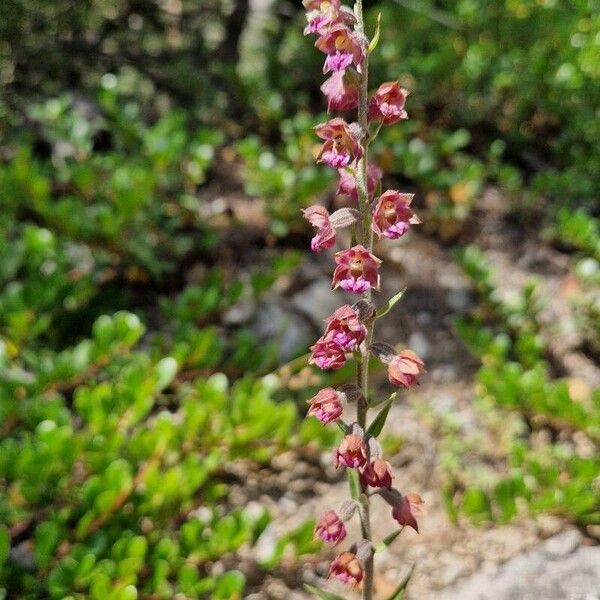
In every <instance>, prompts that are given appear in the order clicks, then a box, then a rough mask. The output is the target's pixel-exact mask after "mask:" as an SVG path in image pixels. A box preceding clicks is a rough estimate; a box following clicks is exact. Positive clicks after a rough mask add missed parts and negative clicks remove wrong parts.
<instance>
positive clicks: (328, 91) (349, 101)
mask: <svg viewBox="0 0 600 600" xmlns="http://www.w3.org/2000/svg"><path fill="white" fill-rule="evenodd" d="M321 91H322V92H323V94H324V95H325V97H326V98H327V112H331V111H332V110H352V109H354V108H356V107H357V106H358V82H357V80H356V75H355V73H354V72H353V71H352V70H351V69H347V70H345V71H334V72H333V73H332V75H331V77H329V79H327V80H326V81H325V83H323V85H322V86H321Z"/></svg>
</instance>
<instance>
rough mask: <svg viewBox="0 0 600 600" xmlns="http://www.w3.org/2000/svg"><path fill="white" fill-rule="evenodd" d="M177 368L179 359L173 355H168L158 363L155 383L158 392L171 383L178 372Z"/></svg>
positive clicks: (155, 368)
mask: <svg viewBox="0 0 600 600" xmlns="http://www.w3.org/2000/svg"><path fill="white" fill-rule="evenodd" d="M177 369H178V365H177V361H176V360H175V359H174V358H173V357H171V356H166V357H165V358H163V359H161V360H159V361H158V362H157V363H156V366H155V367H154V370H155V372H156V375H157V382H156V385H155V390H156V391H157V392H160V391H162V390H164V389H165V388H166V387H167V386H169V385H170V384H171V382H172V381H173V379H174V378H175V375H176V374H177Z"/></svg>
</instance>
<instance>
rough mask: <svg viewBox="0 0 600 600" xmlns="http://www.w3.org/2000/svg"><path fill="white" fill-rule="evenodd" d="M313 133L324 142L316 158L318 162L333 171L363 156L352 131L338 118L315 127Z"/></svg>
mask: <svg viewBox="0 0 600 600" xmlns="http://www.w3.org/2000/svg"><path fill="white" fill-rule="evenodd" d="M315 133H316V134H317V135H318V136H319V137H320V138H321V139H322V140H325V143H324V144H323V146H322V147H321V150H320V152H319V155H318V156H317V161H318V162H322V163H325V164H327V165H329V166H330V167H333V168H334V169H341V168H342V167H347V166H348V165H349V164H350V163H352V162H354V161H355V160H357V159H359V158H360V157H361V156H362V154H363V150H362V147H361V145H360V144H359V143H358V140H357V139H356V137H355V136H354V133H353V131H352V129H351V128H350V126H349V125H348V123H346V121H344V119H342V118H340V117H335V118H334V119H331V120H330V121H327V123H321V124H320V125H317V126H316V127H315Z"/></svg>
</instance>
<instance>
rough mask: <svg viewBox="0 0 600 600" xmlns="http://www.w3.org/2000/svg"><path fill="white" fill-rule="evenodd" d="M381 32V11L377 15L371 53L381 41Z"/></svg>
mask: <svg viewBox="0 0 600 600" xmlns="http://www.w3.org/2000/svg"><path fill="white" fill-rule="evenodd" d="M380 33H381V13H379V14H378V15H377V25H376V27H375V35H373V39H372V40H371V43H370V44H369V54H371V52H373V50H375V48H377V44H378V43H379V34H380Z"/></svg>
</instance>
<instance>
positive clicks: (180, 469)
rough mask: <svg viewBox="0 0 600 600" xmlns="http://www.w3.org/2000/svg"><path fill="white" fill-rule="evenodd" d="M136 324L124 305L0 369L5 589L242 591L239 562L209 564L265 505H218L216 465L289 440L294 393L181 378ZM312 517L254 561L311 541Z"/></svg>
mask: <svg viewBox="0 0 600 600" xmlns="http://www.w3.org/2000/svg"><path fill="white" fill-rule="evenodd" d="M143 334H144V326H143V325H142V323H141V322H140V320H139V319H138V317H136V316H135V315H134V314H132V313H126V312H121V313H117V314H115V315H114V316H112V317H108V316H103V317H100V318H99V319H98V320H97V321H96V322H95V323H94V325H93V328H92V337H91V338H89V339H85V340H82V341H81V342H79V343H78V344H76V345H75V346H72V347H69V348H67V349H65V350H62V351H61V352H57V353H50V352H47V353H46V354H45V355H44V356H43V357H40V359H39V360H37V361H34V360H31V361H27V363H25V362H22V363H20V362H18V361H11V363H10V366H8V368H6V369H4V370H3V376H2V378H1V379H0V398H1V402H0V406H2V411H3V414H2V418H1V419H0V422H2V424H3V425H2V427H3V437H2V441H1V442H0V480H2V481H3V482H4V483H5V493H4V492H3V493H2V494H0V515H1V520H2V522H3V523H5V524H6V526H7V527H8V530H6V529H2V530H1V531H0V558H2V561H0V564H2V566H0V575H1V577H0V581H4V582H5V583H4V584H3V585H5V586H6V587H5V589H6V591H7V593H8V595H9V596H10V597H33V596H34V595H35V596H40V595H41V596H44V597H51V598H64V597H66V596H69V595H73V594H74V595H75V596H74V597H87V598H98V599H100V598H103V599H104V598H135V597H138V595H156V597H160V598H171V597H173V595H174V594H176V593H182V594H185V595H186V596H187V597H191V598H203V597H209V596H210V597H212V598H224V599H225V598H227V599H233V598H240V597H241V594H242V590H243V589H244V577H243V575H242V574H241V573H239V572H237V571H230V572H227V573H225V574H224V575H222V576H218V577H216V576H211V575H210V572H209V570H208V567H207V565H208V564H209V563H210V562H211V561H215V560H218V559H219V558H220V557H222V556H223V555H225V554H230V553H235V552H236V551H237V550H238V549H239V548H240V547H241V546H242V545H245V544H246V545H247V544H250V545H252V544H254V543H255V542H256V540H257V538H258V537H259V535H260V533H261V532H262V531H263V530H264V528H265V527H266V525H267V524H268V522H269V516H268V514H267V513H264V512H263V513H261V514H256V511H254V512H253V513H250V512H247V511H245V510H243V509H228V508H227V504H226V503H225V502H224V499H225V497H226V495H227V490H228V484H227V483H226V478H224V477H223V473H224V470H225V469H226V466H227V465H230V464H232V462H233V461H234V460H236V459H238V458H239V459H243V460H244V461H254V462H256V463H259V464H261V463H263V462H264V461H267V460H268V459H269V458H270V457H271V456H272V455H273V454H274V453H275V452H278V451H281V449H282V448H284V447H287V446H288V445H289V444H290V443H291V442H292V441H293V432H294V431H295V427H296V423H297V412H296V407H295V404H293V403H291V402H286V401H283V402H276V401H274V399H273V397H272V389H271V387H269V386H267V384H266V383H263V382H261V381H257V380H253V379H251V378H245V379H241V380H238V381H237V382H236V383H234V384H231V383H230V382H229V381H228V379H227V377H226V376H225V375H222V374H215V375H212V376H210V377H208V378H202V377H200V378H196V379H193V380H188V378H186V377H183V378H182V379H180V377H179V376H180V374H181V373H182V371H181V363H180V362H178V360H176V359H175V358H173V357H172V356H165V357H163V358H161V359H159V360H155V359H153V358H151V355H150V354H149V352H148V351H147V350H145V349H143V347H142V346H140V339H141V337H142V335H143ZM312 529H313V524H312V523H307V524H306V525H305V526H303V528H301V529H299V530H298V531H293V532H290V533H289V534H288V535H287V537H285V538H282V539H281V540H280V541H279V542H278V544H277V547H276V548H275V549H274V551H273V554H272V555H271V556H270V557H266V558H265V559H264V564H265V565H270V566H274V565H275V564H277V563H278V562H279V560H280V559H281V556H282V553H283V550H284V549H285V548H286V547H288V546H290V545H291V546H292V547H293V548H295V549H296V550H295V551H296V552H298V553H305V552H313V551H314V550H315V545H314V542H313V540H312ZM8 532H10V533H8ZM11 537H12V540H11ZM22 540H30V542H28V543H27V544H26V546H25V547H21V558H18V555H19V552H18V551H17V547H18V546H19V544H20V543H21V541H22ZM11 544H12V546H13V550H12V553H11V557H10V558H7V554H8V547H10V545H11ZM24 548H26V549H24ZM23 552H25V555H26V556H25V558H23V556H22V555H23Z"/></svg>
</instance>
